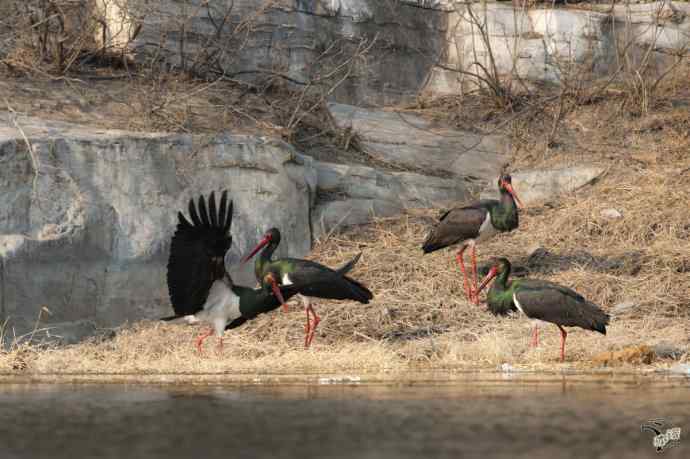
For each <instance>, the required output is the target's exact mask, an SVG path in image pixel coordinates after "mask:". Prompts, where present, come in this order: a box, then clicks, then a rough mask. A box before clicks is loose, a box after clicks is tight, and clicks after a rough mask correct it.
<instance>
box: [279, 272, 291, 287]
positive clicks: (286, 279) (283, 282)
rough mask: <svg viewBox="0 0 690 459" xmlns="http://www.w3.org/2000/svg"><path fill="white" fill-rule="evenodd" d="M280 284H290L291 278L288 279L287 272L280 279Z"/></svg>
mask: <svg viewBox="0 0 690 459" xmlns="http://www.w3.org/2000/svg"><path fill="white" fill-rule="evenodd" d="M280 283H281V285H292V280H290V276H288V274H287V273H285V274H283V278H282V279H280Z"/></svg>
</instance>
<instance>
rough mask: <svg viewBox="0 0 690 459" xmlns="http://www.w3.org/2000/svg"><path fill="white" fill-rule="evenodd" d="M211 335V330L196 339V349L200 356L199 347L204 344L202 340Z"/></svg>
mask: <svg viewBox="0 0 690 459" xmlns="http://www.w3.org/2000/svg"><path fill="white" fill-rule="evenodd" d="M212 334H213V328H211V329H209V330H208V331H207V332H206V333H202V334H201V335H199V336H198V337H197V339H196V349H197V350H198V351H199V354H201V346H202V345H203V344H204V340H205V339H206V338H208V337H209V336H211V335H212Z"/></svg>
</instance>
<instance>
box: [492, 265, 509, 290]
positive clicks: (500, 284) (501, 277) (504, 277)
mask: <svg viewBox="0 0 690 459" xmlns="http://www.w3.org/2000/svg"><path fill="white" fill-rule="evenodd" d="M509 277H510V265H503V269H501V272H500V273H499V274H498V275H496V280H495V281H494V286H495V287H496V288H497V289H499V290H507V289H508V278H509Z"/></svg>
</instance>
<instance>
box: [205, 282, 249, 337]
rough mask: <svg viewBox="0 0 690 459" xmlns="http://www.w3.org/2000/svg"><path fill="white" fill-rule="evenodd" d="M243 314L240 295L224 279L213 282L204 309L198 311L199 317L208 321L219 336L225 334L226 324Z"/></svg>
mask: <svg viewBox="0 0 690 459" xmlns="http://www.w3.org/2000/svg"><path fill="white" fill-rule="evenodd" d="M241 316H242V313H241V312H240V297H238V296H237V295H235V293H234V292H233V291H232V289H231V288H230V287H229V286H228V285H227V284H226V283H225V282H223V281H222V280H217V281H215V282H214V283H213V285H212V286H211V290H210V291H209V293H208V298H207V299H206V303H204V309H203V311H201V312H199V313H197V318H199V320H203V321H205V322H208V323H209V324H210V325H211V326H212V327H213V329H214V330H215V332H216V335H218V336H222V335H223V332H224V331H225V325H226V324H228V323H230V322H232V321H233V320H235V319H239V318H240V317H241Z"/></svg>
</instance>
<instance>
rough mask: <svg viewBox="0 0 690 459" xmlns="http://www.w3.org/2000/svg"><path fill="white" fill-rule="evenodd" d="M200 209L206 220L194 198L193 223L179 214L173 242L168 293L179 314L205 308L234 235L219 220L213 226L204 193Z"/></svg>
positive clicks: (222, 268) (221, 274) (190, 204)
mask: <svg viewBox="0 0 690 459" xmlns="http://www.w3.org/2000/svg"><path fill="white" fill-rule="evenodd" d="M212 196H213V195H211V197H212ZM210 199H211V198H209V200H210ZM229 207H230V208H231V207H232V201H231V202H230V206H229ZM199 208H200V209H202V215H205V216H206V222H204V221H202V220H203V219H200V218H199V215H198V214H197V212H196V209H195V206H194V200H193V199H192V200H190V202H189V214H190V218H191V223H190V222H189V221H188V220H187V219H186V218H185V217H184V215H183V214H182V213H181V212H180V213H178V224H177V227H176V229H175V233H174V234H173V237H172V240H171V243H170V256H169V258H168V266H167V283H168V293H169V295H170V302H171V303H172V306H173V310H174V311H175V314H176V315H178V316H179V315H188V314H195V313H197V312H198V311H200V310H201V309H202V308H203V305H204V303H205V302H206V299H207V297H208V293H209V290H210V289H211V286H212V285H213V282H214V281H215V280H217V279H220V278H221V277H223V275H224V273H225V268H224V264H223V259H224V256H225V253H226V252H227V250H228V249H229V248H230V246H231V245H232V237H231V236H230V233H229V232H228V231H226V230H225V227H224V226H221V225H219V224H218V222H216V224H215V225H211V224H210V222H209V221H208V215H207V214H206V205H205V202H204V197H203V196H201V197H199ZM228 218H230V217H228Z"/></svg>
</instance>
